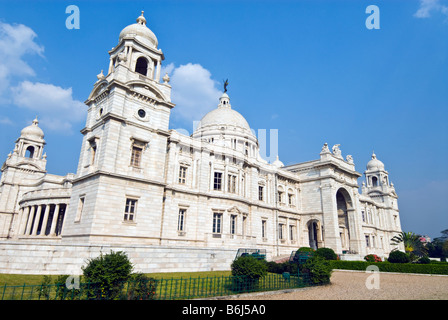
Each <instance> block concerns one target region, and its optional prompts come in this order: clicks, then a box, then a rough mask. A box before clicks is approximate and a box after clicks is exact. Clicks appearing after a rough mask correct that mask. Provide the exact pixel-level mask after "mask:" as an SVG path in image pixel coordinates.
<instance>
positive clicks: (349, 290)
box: [230, 271, 448, 300]
mask: <svg viewBox="0 0 448 320" xmlns="http://www.w3.org/2000/svg"><path fill="white" fill-rule="evenodd" d="M372 275H374V276H377V277H378V278H377V280H376V283H377V284H379V288H378V289H375V288H372V289H370V290H369V289H368V288H367V287H366V282H368V283H369V282H370V281H368V280H371V279H372V278H369V277H371V276H372ZM378 279H379V283H378ZM370 283H371V282H370ZM230 299H235V298H230ZM236 299H244V300H448V276H436V275H434V276H431V275H414V274H396V273H378V274H372V273H366V272H354V271H333V274H332V276H331V284H330V285H327V286H321V287H312V288H306V289H298V290H294V291H292V292H287V293H276V294H273V293H270V294H267V293H263V294H252V295H240V296H238V297H236Z"/></svg>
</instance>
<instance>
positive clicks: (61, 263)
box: [0, 13, 401, 273]
mask: <svg viewBox="0 0 448 320" xmlns="http://www.w3.org/2000/svg"><path fill="white" fill-rule="evenodd" d="M109 55H110V66H109V70H108V73H107V75H104V74H103V72H101V73H100V74H99V75H98V76H97V78H98V81H97V82H96V83H95V84H94V87H93V90H92V92H91V94H90V96H89V97H88V99H87V100H86V102H85V103H86V105H87V107H88V111H87V119H86V125H85V127H84V128H83V129H82V130H81V133H82V135H83V140H82V146H81V152H80V156H79V162H78V168H77V173H76V174H67V175H66V176H56V175H51V174H49V173H47V171H46V161H47V159H46V155H45V153H44V146H45V141H44V133H43V132H42V130H41V129H40V128H39V125H38V120H37V119H36V120H34V121H33V123H32V124H31V125H30V126H28V127H26V128H24V129H23V130H22V132H21V134H20V137H19V138H18V139H17V140H16V143H15V147H14V150H13V151H12V152H11V153H10V154H9V155H8V157H7V159H6V161H5V163H4V164H3V166H2V169H1V170H2V176H1V180H0V239H1V240H0V261H1V262H2V265H3V267H1V268H2V270H0V272H10V273H14V272H15V273H63V272H65V273H79V272H80V267H81V265H83V264H84V263H85V260H86V259H88V258H91V257H94V256H97V255H98V254H99V253H101V252H107V251H109V250H120V251H125V252H127V253H128V255H129V256H130V258H131V260H132V261H133V263H134V264H135V265H136V267H137V268H138V269H140V270H142V271H143V272H156V271H159V272H160V271H162V272H163V271H201V270H219V269H221V270H223V269H224V270H225V269H229V268H230V263H231V261H232V260H233V258H234V257H235V254H236V252H237V250H238V249H239V248H251V249H265V250H266V252H267V256H268V259H273V258H274V257H281V256H287V255H289V254H290V253H291V251H293V250H297V248H299V247H302V246H306V247H312V248H320V247H329V248H332V249H334V250H335V252H336V253H338V254H340V255H341V257H342V258H343V259H359V258H361V259H362V258H363V257H364V256H365V255H366V254H370V253H374V254H377V255H379V256H383V257H384V256H387V255H388V253H389V252H390V251H391V250H393V249H394V248H393V247H392V246H391V245H390V241H389V240H390V239H391V238H392V237H393V236H394V235H396V234H397V233H398V232H400V231H401V227H400V218H399V211H398V205H397V198H398V197H397V195H396V193H395V189H394V186H393V184H392V183H390V181H389V174H388V172H387V171H386V170H385V167H384V164H383V163H382V162H381V161H379V160H378V159H377V158H376V155H375V154H373V155H372V159H371V161H369V162H368V163H367V167H366V171H365V172H364V175H365V182H363V183H362V186H361V187H360V186H359V185H358V182H357V180H358V178H360V177H361V176H362V175H361V174H360V173H358V172H357V171H356V170H355V165H354V162H353V159H352V157H351V156H350V155H348V156H346V158H345V159H344V157H343V156H342V154H341V150H340V148H339V145H335V146H333V148H332V149H331V150H330V148H329V147H328V145H327V144H326V143H325V144H324V146H323V147H322V149H321V151H320V154H319V155H318V159H317V160H313V161H309V162H305V163H298V164H295V165H290V166H284V165H283V163H282V162H281V161H279V159H278V157H277V160H276V161H274V162H273V163H268V162H267V161H265V160H263V159H262V158H261V157H260V152H259V142H258V140H257V137H256V136H255V135H254V134H253V133H252V130H251V129H250V126H249V124H248V123H247V121H246V120H245V118H244V117H243V116H242V115H241V114H240V113H239V112H237V111H236V110H235V109H234V108H232V105H231V101H230V97H229V95H228V94H227V93H226V92H224V93H223V94H222V96H221V98H220V99H219V101H217V107H216V108H215V109H214V110H212V111H210V112H209V113H207V114H206V115H204V116H203V118H202V120H201V121H200V123H199V125H198V126H197V128H196V129H195V131H194V133H193V134H192V135H191V136H186V135H183V134H180V133H179V132H177V131H175V130H170V129H169V120H170V112H171V109H172V108H174V106H175V105H174V103H173V102H172V101H171V86H170V84H169V80H170V79H169V77H168V75H165V76H164V77H163V78H161V63H162V61H163V60H164V54H163V53H162V50H161V49H159V48H158V41H157V38H156V36H155V35H154V33H153V32H152V31H151V30H150V29H149V28H148V27H147V26H146V19H145V17H144V16H143V13H142V15H141V16H140V17H138V18H137V22H136V23H135V24H132V25H129V26H127V27H126V28H124V29H123V30H122V31H121V33H120V35H119V42H118V45H117V46H116V47H114V48H113V49H112V50H111V51H109ZM360 189H361V192H359V190H360Z"/></svg>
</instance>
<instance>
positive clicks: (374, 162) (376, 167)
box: [367, 153, 384, 171]
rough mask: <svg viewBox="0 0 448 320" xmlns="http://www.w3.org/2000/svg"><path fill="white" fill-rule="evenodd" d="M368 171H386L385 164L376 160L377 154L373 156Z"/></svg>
mask: <svg viewBox="0 0 448 320" xmlns="http://www.w3.org/2000/svg"><path fill="white" fill-rule="evenodd" d="M367 170H370V171H372V170H384V163H382V162H381V161H380V160H378V159H377V158H376V155H375V153H373V154H372V160H370V161H369V162H368V163H367Z"/></svg>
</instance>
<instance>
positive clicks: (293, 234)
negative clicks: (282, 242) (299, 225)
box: [289, 225, 296, 241]
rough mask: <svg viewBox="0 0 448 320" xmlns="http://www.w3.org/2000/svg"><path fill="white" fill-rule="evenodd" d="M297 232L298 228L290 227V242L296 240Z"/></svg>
mask: <svg viewBox="0 0 448 320" xmlns="http://www.w3.org/2000/svg"><path fill="white" fill-rule="evenodd" d="M295 230H296V227H295V226H294V225H290V226H289V240H291V241H294V240H296V237H295Z"/></svg>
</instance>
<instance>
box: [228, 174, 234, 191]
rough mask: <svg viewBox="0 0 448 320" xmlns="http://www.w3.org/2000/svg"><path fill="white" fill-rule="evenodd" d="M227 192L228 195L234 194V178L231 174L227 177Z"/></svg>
mask: <svg viewBox="0 0 448 320" xmlns="http://www.w3.org/2000/svg"><path fill="white" fill-rule="evenodd" d="M227 191H228V192H230V193H235V192H236V176H234V175H232V174H229V175H228V185H227Z"/></svg>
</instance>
